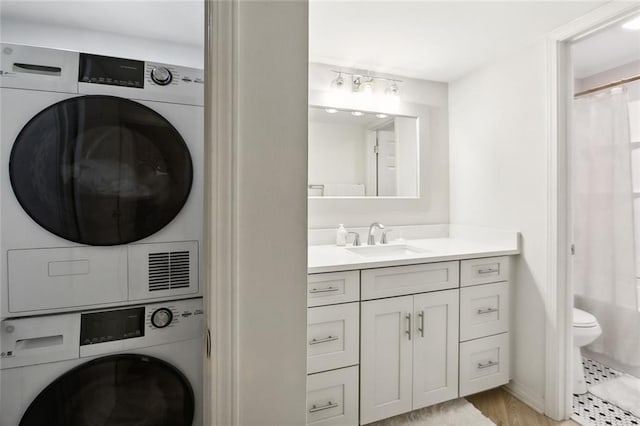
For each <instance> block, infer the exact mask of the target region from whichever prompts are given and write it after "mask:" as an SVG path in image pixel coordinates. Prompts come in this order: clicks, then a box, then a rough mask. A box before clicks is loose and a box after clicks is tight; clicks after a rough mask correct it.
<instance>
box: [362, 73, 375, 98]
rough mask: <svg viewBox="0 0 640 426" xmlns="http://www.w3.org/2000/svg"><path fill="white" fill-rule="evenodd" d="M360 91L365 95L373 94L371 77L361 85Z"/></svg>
mask: <svg viewBox="0 0 640 426" xmlns="http://www.w3.org/2000/svg"><path fill="white" fill-rule="evenodd" d="M360 91H361V92H362V93H364V94H366V95H371V94H373V79H372V78H371V77H369V78H368V79H367V81H365V82H364V83H363V84H362V89H361V90H360Z"/></svg>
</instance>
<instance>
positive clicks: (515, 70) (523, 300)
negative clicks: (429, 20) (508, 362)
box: [449, 42, 548, 402]
mask: <svg viewBox="0 0 640 426" xmlns="http://www.w3.org/2000/svg"><path fill="white" fill-rule="evenodd" d="M547 93H548V89H547V85H546V50H545V45H544V43H542V42H540V43H538V44H536V45H534V46H531V47H529V48H526V49H523V50H521V51H520V52H519V53H517V54H515V55H511V56H508V57H505V58H503V59H502V60H499V61H496V62H494V63H492V64H491V65H489V66H486V67H484V68H481V69H479V70H477V71H475V72H473V73H471V74H469V75H467V76H466V77H464V78H462V79H460V80H458V81H456V82H454V83H452V84H451V85H450V90H449V105H450V108H449V113H450V123H451V126H450V188H451V195H450V202H451V205H450V209H451V223H453V224H459V225H467V226H480V227H490V228H502V229H513V230H517V231H519V232H521V234H522V254H521V255H520V256H518V257H516V258H515V259H514V263H513V264H512V277H513V278H512V279H513V287H512V294H513V296H512V299H513V301H512V303H513V304H512V307H513V309H512V321H513V330H514V333H513V334H512V336H513V351H512V360H513V369H512V374H513V380H514V382H515V385H516V386H517V387H518V388H519V389H521V390H523V391H524V392H526V393H527V394H528V395H529V397H530V399H533V400H536V401H538V402H540V401H543V396H544V390H545V383H544V376H545V361H544V360H545V347H544V346H545V345H544V342H545V294H546V293H547V244H548V241H547V234H548V221H547V214H548V212H547V209H548V199H547V197H548V195H547V185H548V179H547V159H548V152H547V150H548V144H547V133H546V131H547V111H546V96H547Z"/></svg>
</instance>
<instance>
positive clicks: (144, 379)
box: [20, 354, 194, 426]
mask: <svg viewBox="0 0 640 426" xmlns="http://www.w3.org/2000/svg"><path fill="white" fill-rule="evenodd" d="M193 415H194V399H193V390H192V388H191V386H190V385H189V382H188V381H187V379H186V378H185V377H184V376H183V375H182V373H181V372H180V371H178V370H177V369H176V368H175V367H173V366H172V365H170V364H168V363H166V362H164V361H162V360H159V359H157V358H153V357H150V356H143V355H132V354H125V355H111V356H107V357H103V358H98V359H95V360H93V361H89V362H87V363H85V364H82V365H80V366H78V367H76V368H74V369H73V370H70V371H68V372H67V373H65V374H64V375H63V376H61V377H59V378H58V379H57V380H56V381H55V382H53V383H51V384H50V385H49V386H48V387H47V388H45V389H44V390H43V391H42V392H41V393H40V394H39V395H38V396H37V397H36V399H35V400H34V401H33V402H32V403H31V405H30V406H29V408H28V409H27V411H26V412H25V414H24V416H23V417H22V420H21V421H20V426H45V425H46V426H192V422H193Z"/></svg>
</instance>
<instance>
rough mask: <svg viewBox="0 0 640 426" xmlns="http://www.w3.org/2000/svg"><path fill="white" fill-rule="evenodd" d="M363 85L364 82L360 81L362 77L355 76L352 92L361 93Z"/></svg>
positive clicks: (352, 82)
mask: <svg viewBox="0 0 640 426" xmlns="http://www.w3.org/2000/svg"><path fill="white" fill-rule="evenodd" d="M361 85H362V80H360V76H359V75H354V76H353V80H351V90H352V91H354V92H359V91H360V86H361Z"/></svg>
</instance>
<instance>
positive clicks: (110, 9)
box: [0, 0, 624, 82]
mask: <svg viewBox="0 0 640 426" xmlns="http://www.w3.org/2000/svg"><path fill="white" fill-rule="evenodd" d="M602 3H604V1H513V0H512V1H496V2H486V1H468V2H462V1H426V0H422V1H415V0H414V1H398V0H396V1H379V0H378V1H376V0H353V1H345V0H310V5H309V57H310V60H311V61H312V62H318V63H326V64H332V65H337V66H341V67H348V68H356V69H361V70H370V71H376V72H379V73H389V74H395V75H401V76H406V77H415V78H421V79H427V80H434V81H444V82H448V81H453V80H456V79H458V78H460V77H461V76H463V75H465V74H467V73H468V72H470V71H472V70H474V69H476V68H478V67H480V66H482V65H483V64H485V63H488V62H491V61H492V60H495V59H497V58H499V57H500V56H502V55H505V54H508V53H510V52H512V51H515V50H517V49H519V48H522V47H524V46H526V45H528V44H531V43H533V42H535V41H536V40H538V39H540V38H541V37H542V36H543V35H544V34H546V33H548V32H549V31H551V30H553V29H554V28H557V27H558V26H560V25H562V24H564V23H566V22H569V21H571V20H573V19H575V18H577V17H579V16H581V15H583V14H585V13H586V12H588V11H590V10H592V9H595V8H596V7H598V6H599V5H601V4H602ZM203 5H204V2H203V1H201V0H135V1H132V0H108V1H105V0H71V1H64V0H63V1H58V0H44V1H20V0H17V1H16V0H1V1H0V6H1V9H0V13H1V14H2V19H13V20H17V21H27V22H32V23H36V24H38V23H41V24H48V25H58V26H64V27H71V28H77V29H91V30H95V31H102V32H108V33H114V34H119V35H131V36H137V37H143V38H147V39H152V40H168V41H172V42H174V43H178V44H187V45H191V46H199V47H201V46H202V45H203V40H204V23H203V21H204V18H203V16H204V6H203ZM593 43H596V42H595V41H594V42H593ZM598 43H600V44H604V45H609V46H611V45H612V44H611V42H605V41H601V42H598ZM613 45H614V46H619V45H620V44H619V43H615V44H613ZM585 48H586V47H585ZM600 49H601V51H602V52H603V55H611V56H613V55H615V54H619V56H620V55H623V54H624V53H623V52H621V51H618V50H619V49H615V48H610V47H609V48H600ZM599 59H600V57H599V56H598V55H592V57H591V58H590V59H589V61H590V62H589V63H585V68H589V67H591V68H593V67H597V66H598V65H597V62H598V61H599ZM600 62H602V61H600ZM605 62H606V61H605ZM603 63H604V62H603Z"/></svg>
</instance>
